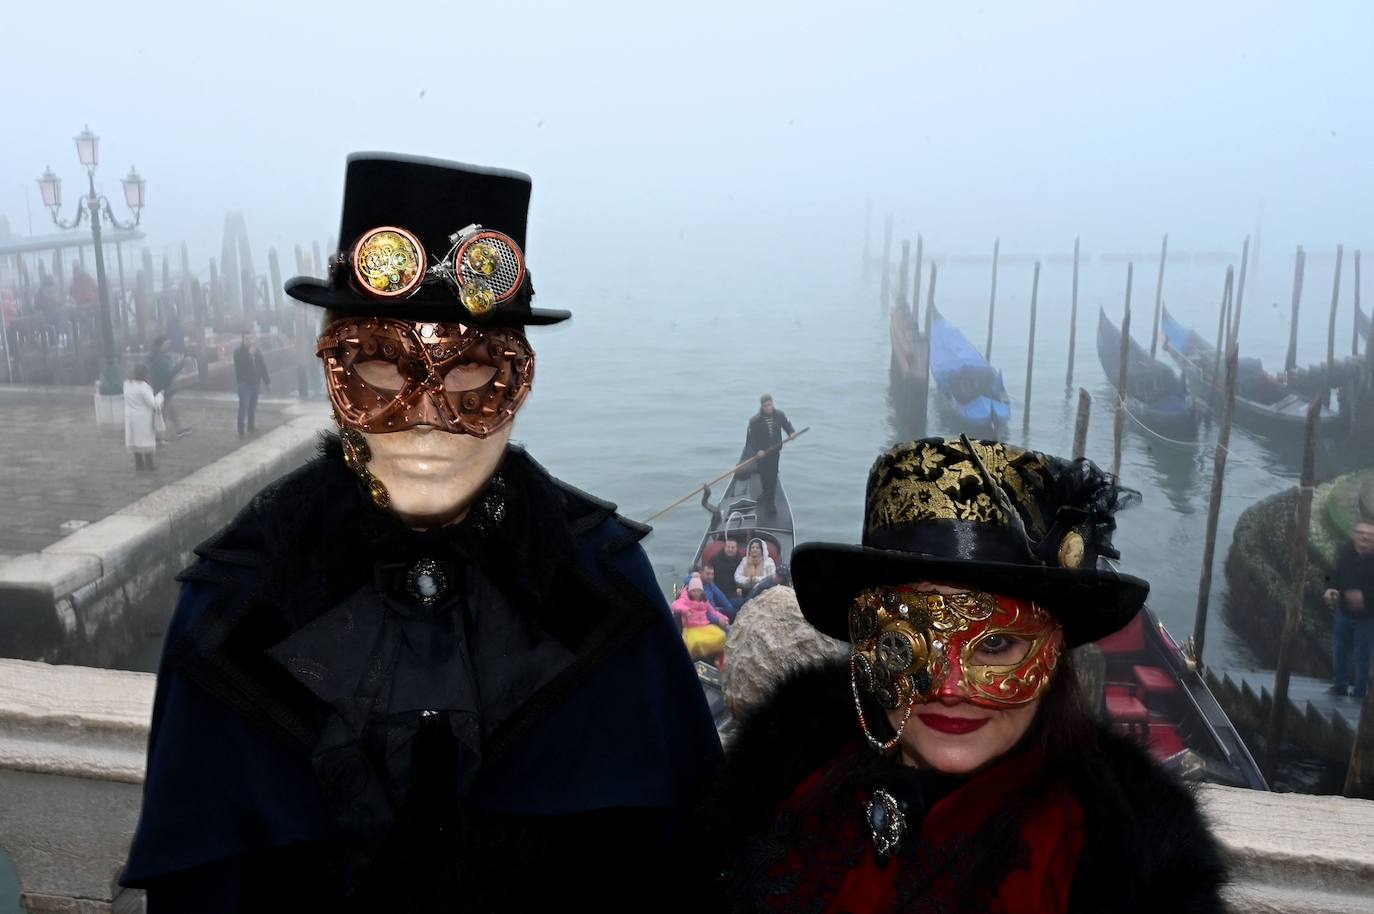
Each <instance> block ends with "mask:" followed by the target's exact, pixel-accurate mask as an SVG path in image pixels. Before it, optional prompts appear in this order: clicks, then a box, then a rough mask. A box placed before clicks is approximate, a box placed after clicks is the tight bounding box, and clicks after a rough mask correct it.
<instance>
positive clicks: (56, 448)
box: [0, 385, 299, 562]
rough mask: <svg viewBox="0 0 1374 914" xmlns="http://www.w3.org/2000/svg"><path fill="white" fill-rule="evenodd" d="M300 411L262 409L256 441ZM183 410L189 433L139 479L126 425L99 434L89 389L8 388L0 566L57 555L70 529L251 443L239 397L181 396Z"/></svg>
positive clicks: (269, 405) (1, 447)
mask: <svg viewBox="0 0 1374 914" xmlns="http://www.w3.org/2000/svg"><path fill="white" fill-rule="evenodd" d="M296 402H299V401H297V400H296V399H295V398H294V397H276V398H271V397H269V398H264V399H261V400H259V401H258V409H257V432H258V434H259V435H261V434H263V433H264V432H267V431H270V430H271V429H274V428H276V427H277V426H278V425H281V424H282V423H283V422H286V421H289V420H290V419H292V418H295V417H294V416H292V415H289V414H285V413H284V412H283V410H284V409H285V408H286V407H287V406H289V405H291V404H293V403H296ZM176 408H177V413H178V417H179V418H180V420H181V422H182V423H183V424H184V425H185V426H187V427H189V428H191V429H192V432H191V434H189V435H187V436H186V437H184V438H172V439H171V440H169V441H168V443H167V444H166V445H165V446H161V447H159V448H158V450H157V458H156V463H157V469H156V470H153V471H151V472H149V471H146V470H144V471H139V470H135V469H134V459H133V455H132V454H130V453H129V452H128V451H127V450H125V448H124V426H123V424H122V423H121V424H120V425H117V426H115V425H96V422H95V407H94V403H93V398H92V395H91V391H90V389H89V388H85V387H82V388H71V387H53V388H36V387H19V388H12V387H6V386H4V385H0V429H3V434H0V468H3V469H0V562H3V561H5V560H6V559H9V558H11V557H13V556H15V555H19V554H22V553H26V552H37V551H38V550H40V549H43V548H44V547H46V546H51V545H52V544H53V543H55V542H57V541H58V540H59V539H61V538H62V537H64V536H66V535H67V534H69V533H71V532H72V531H73V529H75V528H74V527H71V526H69V527H68V528H66V529H64V528H63V527H62V524H64V523H66V522H68V521H86V522H88V523H93V522H95V521H97V520H100V519H101V518H103V517H106V516H107V515H109V514H112V513H113V512H115V511H117V510H119V509H120V508H123V507H125V506H126V505H128V504H130V503H132V502H134V501H136V500H138V499H139V498H142V497H143V496H145V495H147V494H148V493H150V492H152V491H153V490H155V489H158V488H161V487H162V486H165V485H167V484H169V483H172V482H176V481H177V480H179V479H181V478H183V477H185V476H187V475H189V474H191V473H193V472H195V471H196V470H198V469H200V468H201V467H203V466H206V465H207V464H210V463H212V462H214V461H216V460H218V459H220V458H221V457H223V456H224V455H226V454H228V453H230V452H231V451H234V450H236V449H237V448H238V447H239V446H240V445H242V444H243V443H244V441H243V440H240V439H239V437H238V432H237V430H236V429H235V420H236V418H237V415H238V400H237V398H236V397H235V395H234V394H209V393H199V392H193V391H180V392H178V393H177V395H176ZM247 440H252V437H251V436H250V438H249V439H247Z"/></svg>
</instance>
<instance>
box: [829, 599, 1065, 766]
mask: <svg viewBox="0 0 1374 914" xmlns="http://www.w3.org/2000/svg"><path fill="white" fill-rule="evenodd" d="M849 636H850V644H851V645H852V647H851V654H850V662H849V671H850V685H851V689H852V691H853V694H854V707H855V709H856V710H857V711H858V714H859V723H860V725H861V726H862V727H863V731H864V736H865V738H866V739H867V740H868V743H869V745H871V746H872V747H873V748H875V749H877V750H879V751H881V752H889V751H891V750H892V749H893V748H895V747H896V745H897V743H898V740H899V739H900V737H901V733H902V730H903V729H904V728H905V727H906V724H907V721H909V720H910V719H911V715H912V712H913V710H914V708H915V706H916V705H918V704H922V703H925V702H930V701H935V700H937V699H939V698H940V697H942V696H945V695H954V696H956V697H958V698H960V699H962V700H964V701H968V702H970V703H972V704H976V705H981V706H983V707H987V708H993V709H1004V708H1014V707H1019V706H1021V705H1025V704H1028V703H1030V702H1032V701H1034V700H1035V699H1036V698H1039V697H1040V695H1041V694H1043V693H1044V691H1045V689H1046V687H1048V685H1049V683H1050V679H1051V677H1052V675H1053V674H1054V671H1055V669H1056V668H1057V667H1058V665H1059V658H1060V655H1061V654H1062V652H1063V649H1064V635H1063V629H1062V628H1061V626H1060V624H1059V623H1058V622H1057V621H1056V620H1055V619H1054V618H1053V617H1052V616H1050V614H1049V613H1048V612H1046V611H1045V610H1044V609H1042V608H1041V607H1040V606H1038V605H1037V604H1035V603H1034V602H1031V601H1029V600H1020V599H1016V598H1014V597H1008V596H1003V595H1001V594H991V593H985V592H982V591H967V592H961V593H952V594H939V593H932V592H930V591H925V590H917V589H915V588H914V587H912V586H909V585H898V586H885V587H872V588H868V589H866V590H864V591H862V592H860V593H859V595H858V596H857V597H855V599H854V603H853V604H852V605H851V607H850V610H849ZM862 695H869V696H871V697H872V698H873V699H874V700H875V701H876V702H877V703H878V704H879V705H880V706H882V707H883V708H884V709H886V710H893V709H896V708H903V707H904V708H905V709H906V710H905V712H904V715H903V717H902V723H901V725H900V726H899V727H898V728H897V733H896V735H894V736H893V737H892V739H890V740H887V741H886V742H884V741H880V740H878V739H876V738H875V737H874V736H873V735H872V733H871V732H870V730H869V726H868V721H867V719H866V718H865V715H864V712H863V707H862V701H861V696H862Z"/></svg>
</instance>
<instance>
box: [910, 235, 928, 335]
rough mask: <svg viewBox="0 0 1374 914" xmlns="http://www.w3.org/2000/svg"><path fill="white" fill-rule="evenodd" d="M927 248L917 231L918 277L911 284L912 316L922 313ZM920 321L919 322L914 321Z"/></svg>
mask: <svg viewBox="0 0 1374 914" xmlns="http://www.w3.org/2000/svg"><path fill="white" fill-rule="evenodd" d="M924 248H925V239H923V238H922V237H921V233H920V232H917V233H916V277H915V281H914V282H912V284H911V316H912V317H918V316H919V315H920V313H921V259H922V256H923V254H924V253H925V252H924ZM913 323H919V322H913Z"/></svg>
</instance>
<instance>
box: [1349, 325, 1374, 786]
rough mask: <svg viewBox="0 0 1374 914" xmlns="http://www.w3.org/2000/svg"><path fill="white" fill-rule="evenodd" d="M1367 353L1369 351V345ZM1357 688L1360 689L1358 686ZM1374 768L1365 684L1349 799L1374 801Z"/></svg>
mask: <svg viewBox="0 0 1374 914" xmlns="http://www.w3.org/2000/svg"><path fill="white" fill-rule="evenodd" d="M1365 345H1366V350H1365V351H1366V352H1367V351H1368V348H1367V347H1368V343H1366V344H1365ZM1356 688H1359V686H1358V685H1357V686H1356ZM1371 768H1374V685H1371V683H1369V682H1366V683H1365V684H1364V700H1363V701H1362V702H1360V720H1359V722H1358V723H1357V724H1356V725H1355V739H1354V744H1353V745H1352V746H1351V747H1350V764H1349V765H1348V766H1347V767H1346V769H1345V789H1344V790H1342V791H1341V793H1343V794H1344V795H1345V796H1347V797H1363V798H1365V799H1374V782H1372V781H1371V779H1370V777H1369V775H1370V773H1371V771H1370V769H1371Z"/></svg>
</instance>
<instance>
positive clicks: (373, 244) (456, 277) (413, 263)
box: [338, 224, 525, 319]
mask: <svg viewBox="0 0 1374 914" xmlns="http://www.w3.org/2000/svg"><path fill="white" fill-rule="evenodd" d="M448 240H449V242H450V243H451V244H452V245H453V246H452V247H451V248H449V249H448V251H447V252H445V253H444V254H443V256H441V257H438V258H435V263H434V264H433V265H432V266H431V265H430V264H429V260H430V258H429V256H428V255H427V254H426V253H425V249H424V247H423V246H422V245H421V244H420V240H419V239H418V238H416V237H415V235H414V234H412V233H411V232H409V231H407V230H406V229H403V228H400V227H398V226H394V225H383V226H378V227H376V228H373V229H369V230H368V231H366V232H364V233H363V234H362V235H361V236H359V238H358V240H357V241H356V242H355V243H354V245H353V249H352V252H351V253H350V254H348V255H344V254H340V255H339V260H338V264H339V265H340V266H344V265H347V266H348V267H349V268H350V269H351V272H352V278H353V281H354V283H355V285H356V286H357V287H358V289H359V290H361V291H362V292H364V293H366V294H368V295H371V296H374V297H376V298H381V299H396V298H405V297H407V296H410V295H412V294H414V293H415V292H416V291H417V290H418V289H419V288H420V286H421V285H423V284H424V283H426V282H443V283H447V284H448V285H449V286H451V287H452V288H453V289H454V291H455V292H456V293H457V295H458V300H459V301H461V302H462V303H463V307H464V308H466V309H467V310H468V312H469V313H470V314H471V315H472V316H473V317H474V318H478V319H481V318H484V317H486V316H488V315H489V314H491V313H492V312H493V311H494V310H496V309H497V308H499V307H500V306H502V305H504V304H505V303H507V302H509V301H510V300H511V299H513V298H514V297H515V296H516V293H518V292H519V291H520V287H521V285H522V284H523V283H524V281H525V255H524V254H523V253H522V252H521V250H520V246H519V245H518V244H516V243H515V240H514V239H512V238H511V237H510V236H509V235H506V234H504V233H502V232H498V231H495V230H493V229H484V228H482V226H480V225H475V224H474V225H469V226H468V227H467V228H464V229H460V230H459V231H457V232H454V233H453V234H452V235H449V236H448Z"/></svg>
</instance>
